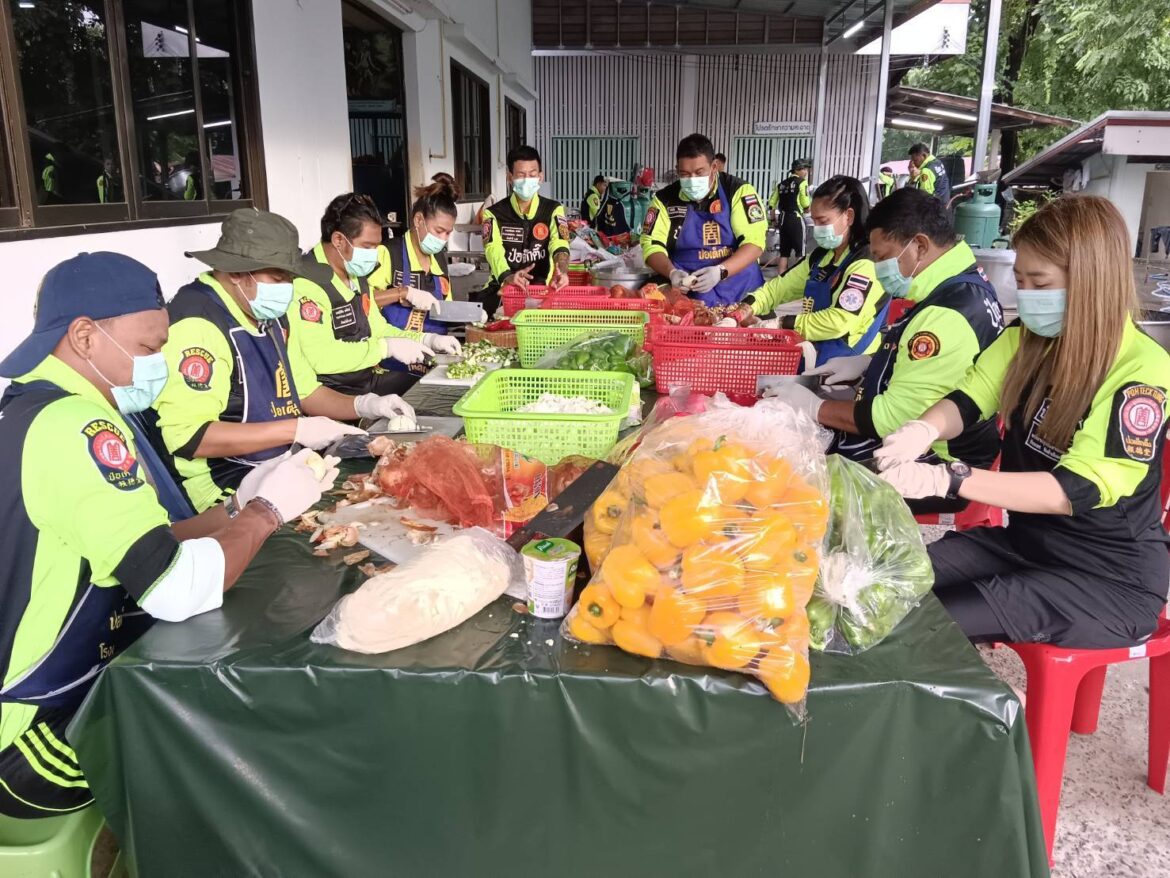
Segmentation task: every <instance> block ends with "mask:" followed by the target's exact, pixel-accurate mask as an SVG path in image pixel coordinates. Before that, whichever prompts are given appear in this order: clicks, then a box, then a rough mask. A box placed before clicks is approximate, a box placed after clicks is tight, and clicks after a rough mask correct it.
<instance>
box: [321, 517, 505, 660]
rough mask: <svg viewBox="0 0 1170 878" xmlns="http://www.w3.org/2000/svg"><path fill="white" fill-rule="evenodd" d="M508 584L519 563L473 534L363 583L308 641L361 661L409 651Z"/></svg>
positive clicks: (500, 544) (497, 542)
mask: <svg viewBox="0 0 1170 878" xmlns="http://www.w3.org/2000/svg"><path fill="white" fill-rule="evenodd" d="M514 580H516V581H520V582H523V580H524V568H523V565H522V564H521V562H520V556H519V555H518V554H517V553H516V551H515V550H514V549H513V548H512V547H511V546H509V545H508V544H507V543H505V542H504V541H503V540H501V539H499V538H498V537H496V536H494V535H493V534H491V533H489V532H488V531H486V530H484V529H483V528H478V527H473V528H470V529H468V530H466V531H464V532H462V533H459V534H456V535H455V536H453V537H450V538H448V539H446V540H441V541H439V542H437V543H432V544H431V545H430V546H428V547H427V548H426V549H425V550H424V551H422V552H420V553H419V554H417V555H415V556H414V557H413V558H411V559H410V560H409V561H407V562H406V563H405V564H403V565H401V566H399V567H395V568H394V569H393V570H391V571H390V572H389V573H383V574H382V575H380V576H375V577H373V578H372V579H369V580H367V581H366V582H364V583H363V584H362V585H361V586H360V587H359V588H358V590H357V591H355V592H353V593H352V594H348V595H346V596H345V597H343V598H342V599H341V600H340V601H338V602H337V604H336V605H335V606H334V607H333V609H332V610H331V611H330V612H329V615H328V616H326V617H325V619H324V620H322V622H321V623H320V624H319V625H318V626H317V627H316V629H314V631H313V634H312V636H311V638H310V639H311V640H312V641H313V642H314V643H328V644H331V645H333V646H340V647H342V648H343V649H349V650H353V651H354V652H364V653H379V652H389V651H390V650H392V649H402V648H403V647H404V646H413V645H414V644H416V643H421V642H422V641H424V640H427V639H429V638H431V637H434V636H435V635H437V634H442V633H443V632H444V631H449V630H450V629H452V628H454V627H455V626H456V625H459V624H460V623H462V622H466V621H467V620H468V619H470V618H471V617H472V616H474V615H475V614H476V613H478V612H479V611H480V610H482V609H483V608H484V607H486V606H487V605H488V604H489V603H491V602H492V601H494V600H495V599H496V598H498V597H500V595H502V594H503V593H504V591H505V590H506V589H507V588H508V586H509V585H511V584H512V583H513V581H514Z"/></svg>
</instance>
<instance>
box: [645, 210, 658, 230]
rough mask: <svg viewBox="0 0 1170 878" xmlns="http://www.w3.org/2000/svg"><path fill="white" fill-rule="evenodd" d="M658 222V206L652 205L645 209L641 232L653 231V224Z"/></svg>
mask: <svg viewBox="0 0 1170 878" xmlns="http://www.w3.org/2000/svg"><path fill="white" fill-rule="evenodd" d="M656 222H658V208H657V207H652V208H650V209H649V210H648V211H646V219H645V220H643V221H642V234H643V235H649V234H650V233H651V232H652V231H654V224H655V223H656Z"/></svg>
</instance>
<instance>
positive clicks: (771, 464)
mask: <svg viewBox="0 0 1170 878" xmlns="http://www.w3.org/2000/svg"><path fill="white" fill-rule="evenodd" d="M758 466H759V467H760V469H761V470H762V472H761V473H759V474H758V475H757V476H756V479H755V481H753V482H752V483H751V485H749V486H748V489H747V493H746V494H745V495H744V499H745V500H747V501H748V503H751V504H752V506H754V507H756V509H767V508H768V507H769V506H771V505H773V504H774V503H779V502H780V500H781V499H782V498H783V496H784V492H785V491H787V490H788V482H789V481H790V480H791V479H792V464H790V463H789V462H788V461H786V460H785V459H784V458H782V457H765V458H763V459H762V460H760V461H759V462H758Z"/></svg>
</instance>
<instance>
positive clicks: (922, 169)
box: [909, 143, 951, 207]
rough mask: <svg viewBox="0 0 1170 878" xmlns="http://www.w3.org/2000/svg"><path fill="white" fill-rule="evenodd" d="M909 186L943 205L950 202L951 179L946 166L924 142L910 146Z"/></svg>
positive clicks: (947, 205) (945, 205)
mask: <svg viewBox="0 0 1170 878" xmlns="http://www.w3.org/2000/svg"><path fill="white" fill-rule="evenodd" d="M909 156H910V186H911V187H912V188H914V189H921V190H922V191H923V192H926V193H929V194H930V195H933V196H934V197H935V198H937V199H938V200H939V201H940V202H942V205H943V207H949V206H950V203H951V179H950V177H949V176H948V175H947V169H946V166H945V165H944V164H943V163H942V162H940V161H939V160H938V159H936V158H935V157H934V156H933V155H932V154H931V152H930V147H929V146H927V145H926V144H925V143H916V144H914V145H913V146H912V147H910V151H909Z"/></svg>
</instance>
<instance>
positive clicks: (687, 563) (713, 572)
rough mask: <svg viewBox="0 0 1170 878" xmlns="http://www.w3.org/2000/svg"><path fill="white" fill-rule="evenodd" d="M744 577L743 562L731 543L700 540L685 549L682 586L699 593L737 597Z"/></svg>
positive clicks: (706, 598) (707, 598)
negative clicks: (711, 543)
mask: <svg viewBox="0 0 1170 878" xmlns="http://www.w3.org/2000/svg"><path fill="white" fill-rule="evenodd" d="M743 580H744V568H743V562H742V561H740V560H739V557H738V556H737V555H736V552H735V548H734V546H732V545H731V544H729V543H724V544H715V545H709V544H702V543H700V544H696V545H693V546H688V547H687V548H686V549H685V550H684V551H683V559H682V587H683V588H684V589H686V590H687V591H688V592H689V593H691V594H693V595H695V596H697V597H702V598H703V599H704V600H711V599H715V598H728V597H735V596H736V595H737V594H739V593H740V591H741V590H742V589H743Z"/></svg>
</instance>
